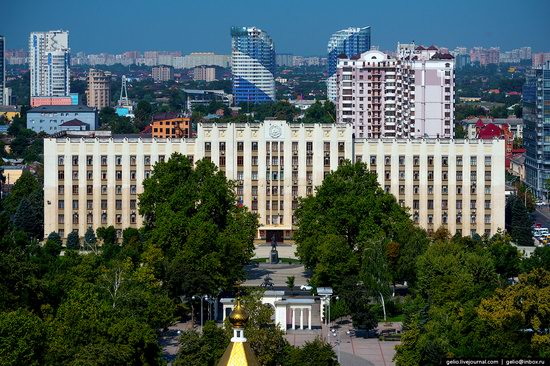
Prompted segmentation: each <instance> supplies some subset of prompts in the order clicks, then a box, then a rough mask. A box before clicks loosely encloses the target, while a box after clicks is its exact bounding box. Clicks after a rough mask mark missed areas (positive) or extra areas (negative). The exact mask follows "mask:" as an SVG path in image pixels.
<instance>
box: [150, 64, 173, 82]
mask: <svg viewBox="0 0 550 366" xmlns="http://www.w3.org/2000/svg"><path fill="white" fill-rule="evenodd" d="M151 77H152V78H153V80H154V81H155V83H159V82H162V81H170V80H173V79H174V69H173V68H172V67H171V66H163V65H161V66H155V67H153V68H152V69H151Z"/></svg>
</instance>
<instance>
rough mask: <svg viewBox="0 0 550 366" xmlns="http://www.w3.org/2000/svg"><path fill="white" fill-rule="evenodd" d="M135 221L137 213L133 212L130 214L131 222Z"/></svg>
mask: <svg viewBox="0 0 550 366" xmlns="http://www.w3.org/2000/svg"><path fill="white" fill-rule="evenodd" d="M135 223H136V213H135V212H132V213H131V214H130V224H135Z"/></svg>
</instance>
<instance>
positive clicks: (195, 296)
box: [191, 295, 210, 333]
mask: <svg viewBox="0 0 550 366" xmlns="http://www.w3.org/2000/svg"><path fill="white" fill-rule="evenodd" d="M199 298H200V300H201V333H202V327H203V325H204V315H203V310H204V306H203V300H206V301H208V299H209V297H208V295H193V296H192V297H191V299H193V300H197V299H199ZM209 313H210V311H209Z"/></svg>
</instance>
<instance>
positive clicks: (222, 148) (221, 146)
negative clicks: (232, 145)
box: [219, 142, 225, 151]
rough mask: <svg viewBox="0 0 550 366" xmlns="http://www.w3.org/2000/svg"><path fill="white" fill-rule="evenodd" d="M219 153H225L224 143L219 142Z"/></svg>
mask: <svg viewBox="0 0 550 366" xmlns="http://www.w3.org/2000/svg"><path fill="white" fill-rule="evenodd" d="M219 146H220V151H225V142H220V144H219Z"/></svg>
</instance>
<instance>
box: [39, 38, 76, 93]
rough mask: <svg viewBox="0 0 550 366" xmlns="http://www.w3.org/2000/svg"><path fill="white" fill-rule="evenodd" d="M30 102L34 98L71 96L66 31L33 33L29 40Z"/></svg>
mask: <svg viewBox="0 0 550 366" xmlns="http://www.w3.org/2000/svg"><path fill="white" fill-rule="evenodd" d="M29 67H30V71H31V103H32V98H34V97H67V96H69V94H70V49H69V32H68V31H61V30H58V31H49V32H33V33H31V35H30V39H29Z"/></svg>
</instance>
